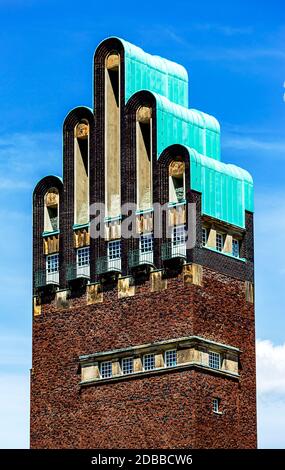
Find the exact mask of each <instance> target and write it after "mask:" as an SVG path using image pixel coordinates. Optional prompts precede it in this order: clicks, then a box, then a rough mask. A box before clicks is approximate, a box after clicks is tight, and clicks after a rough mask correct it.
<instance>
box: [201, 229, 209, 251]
mask: <svg viewBox="0 0 285 470" xmlns="http://www.w3.org/2000/svg"><path fill="white" fill-rule="evenodd" d="M207 241H208V233H207V229H206V228H204V227H203V228H202V245H203V246H206V245H207Z"/></svg>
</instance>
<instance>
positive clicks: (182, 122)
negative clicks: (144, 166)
mask: <svg viewBox="0 0 285 470" xmlns="http://www.w3.org/2000/svg"><path fill="white" fill-rule="evenodd" d="M153 94H154V96H155V98H156V116H157V153H158V158H159V156H160V154H161V153H162V151H163V150H164V149H165V148H166V147H169V146H170V145H172V144H181V145H185V146H188V147H191V148H194V149H195V150H197V152H199V153H201V154H203V155H207V156H208V157H211V158H213V159H216V160H220V125H219V122H218V121H217V119H215V118H214V117H213V116H210V115H209V114H206V113H203V112H202V111H197V110H196V109H188V108H185V107H184V106H180V105H178V104H175V103H172V102H171V101H169V100H168V99H167V98H165V97H164V96H161V95H158V94H156V93H153Z"/></svg>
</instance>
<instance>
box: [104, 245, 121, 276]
mask: <svg viewBox="0 0 285 470" xmlns="http://www.w3.org/2000/svg"><path fill="white" fill-rule="evenodd" d="M121 253H122V252H121V240H120V239H116V240H110V241H109V242H108V246H107V259H108V270H110V271H111V270H112V269H114V270H117V271H120V270H121Z"/></svg>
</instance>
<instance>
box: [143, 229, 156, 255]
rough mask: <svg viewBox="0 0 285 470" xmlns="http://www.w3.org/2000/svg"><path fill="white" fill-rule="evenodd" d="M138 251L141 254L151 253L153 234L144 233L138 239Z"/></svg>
mask: <svg viewBox="0 0 285 470" xmlns="http://www.w3.org/2000/svg"><path fill="white" fill-rule="evenodd" d="M140 251H141V253H150V252H151V251H153V234H152V233H145V234H142V235H141V237H140Z"/></svg>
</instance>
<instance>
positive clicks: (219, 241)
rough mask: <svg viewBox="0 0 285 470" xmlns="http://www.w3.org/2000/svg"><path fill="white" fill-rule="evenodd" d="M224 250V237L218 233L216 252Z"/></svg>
mask: <svg viewBox="0 0 285 470" xmlns="http://www.w3.org/2000/svg"><path fill="white" fill-rule="evenodd" d="M223 248H224V235H223V234H222V233H219V232H217V234H216V250H217V251H223Z"/></svg>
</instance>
